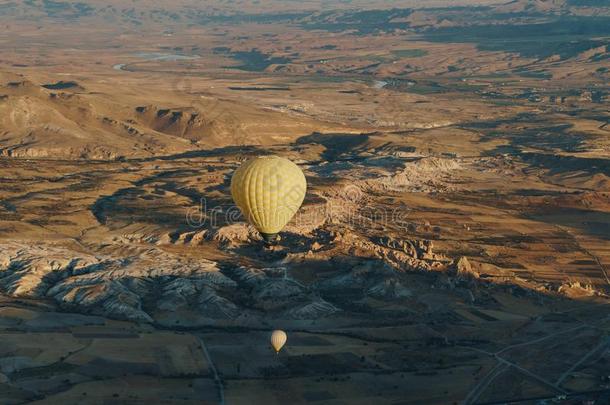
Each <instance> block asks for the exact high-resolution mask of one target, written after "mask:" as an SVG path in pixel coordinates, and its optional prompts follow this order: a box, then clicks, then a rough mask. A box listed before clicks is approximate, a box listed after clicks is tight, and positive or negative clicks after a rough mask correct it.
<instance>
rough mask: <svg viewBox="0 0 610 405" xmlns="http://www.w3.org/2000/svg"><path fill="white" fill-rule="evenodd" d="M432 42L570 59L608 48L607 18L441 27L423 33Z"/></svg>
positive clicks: (525, 55)
mask: <svg viewBox="0 0 610 405" xmlns="http://www.w3.org/2000/svg"><path fill="white" fill-rule="evenodd" d="M423 34H424V38H425V39H426V40H428V41H432V42H472V43H476V44H477V46H478V48H479V49H480V50H484V51H505V52H514V53H519V54H520V55H522V56H524V57H531V58H534V57H537V58H546V57H549V56H552V55H559V56H560V57H561V58H564V59H565V58H569V57H573V56H575V55H577V54H579V53H581V52H584V51H587V50H589V49H592V48H597V47H600V46H603V45H608V44H610V41H609V40H607V39H591V38H594V37H601V36H608V35H610V17H560V18H558V19H556V20H555V21H551V22H545V23H540V24H510V25H509V24H489V25H472V26H462V27H443V28H434V29H429V30H427V31H425V32H424V33H423Z"/></svg>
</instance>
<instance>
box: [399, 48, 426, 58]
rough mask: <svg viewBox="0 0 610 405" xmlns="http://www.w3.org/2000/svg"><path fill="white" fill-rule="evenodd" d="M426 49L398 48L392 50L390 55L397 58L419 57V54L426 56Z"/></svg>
mask: <svg viewBox="0 0 610 405" xmlns="http://www.w3.org/2000/svg"><path fill="white" fill-rule="evenodd" d="M427 54H428V51H426V50H425V49H399V50H396V51H392V55H394V56H396V57H398V58H419V57H421V56H426V55H427Z"/></svg>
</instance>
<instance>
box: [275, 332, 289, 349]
mask: <svg viewBox="0 0 610 405" xmlns="http://www.w3.org/2000/svg"><path fill="white" fill-rule="evenodd" d="M287 339H288V336H286V332H284V331H283V330H274V331H273V332H272V333H271V346H273V348H274V349H275V352H276V353H279V352H280V350H282V347H284V345H285V344H286V340H287Z"/></svg>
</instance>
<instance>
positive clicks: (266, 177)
mask: <svg viewBox="0 0 610 405" xmlns="http://www.w3.org/2000/svg"><path fill="white" fill-rule="evenodd" d="M306 190H307V181H306V180H305V175H304V174H303V172H302V171H301V169H299V167H298V166H297V165H295V164H294V163H292V162H291V161H290V160H288V159H284V158H281V157H279V156H260V157H257V158H254V159H250V160H248V161H247V162H244V163H243V164H242V165H241V166H240V167H239V169H237V170H236V171H235V173H234V174H233V178H232V179H231V195H232V196H233V201H235V204H237V206H238V207H239V209H240V210H241V212H242V213H243V214H244V216H245V217H246V218H247V219H248V221H249V222H250V223H251V224H252V225H254V226H255V227H256V229H258V231H259V232H260V233H261V235H262V237H263V239H265V241H267V242H273V241H275V240H277V234H278V233H279V232H280V231H281V230H282V229H283V228H284V226H286V224H287V223H288V221H290V219H291V218H292V217H293V216H294V214H295V213H296V212H297V211H298V209H299V207H300V206H301V204H302V203H303V199H304V198H305V192H306Z"/></svg>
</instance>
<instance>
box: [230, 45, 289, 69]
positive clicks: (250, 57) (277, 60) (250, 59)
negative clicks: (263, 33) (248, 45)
mask: <svg viewBox="0 0 610 405" xmlns="http://www.w3.org/2000/svg"><path fill="white" fill-rule="evenodd" d="M230 55H231V56H232V57H233V58H235V59H237V60H238V61H240V62H242V63H243V64H242V65H239V66H231V67H230V68H231V69H239V70H245V71H248V72H262V71H263V70H265V69H267V67H268V66H270V65H273V64H285V63H290V62H291V59H290V58H285V57H273V56H270V55H268V54H265V53H262V52H261V51H259V50H258V49H251V50H249V51H238V52H231V53H230Z"/></svg>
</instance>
